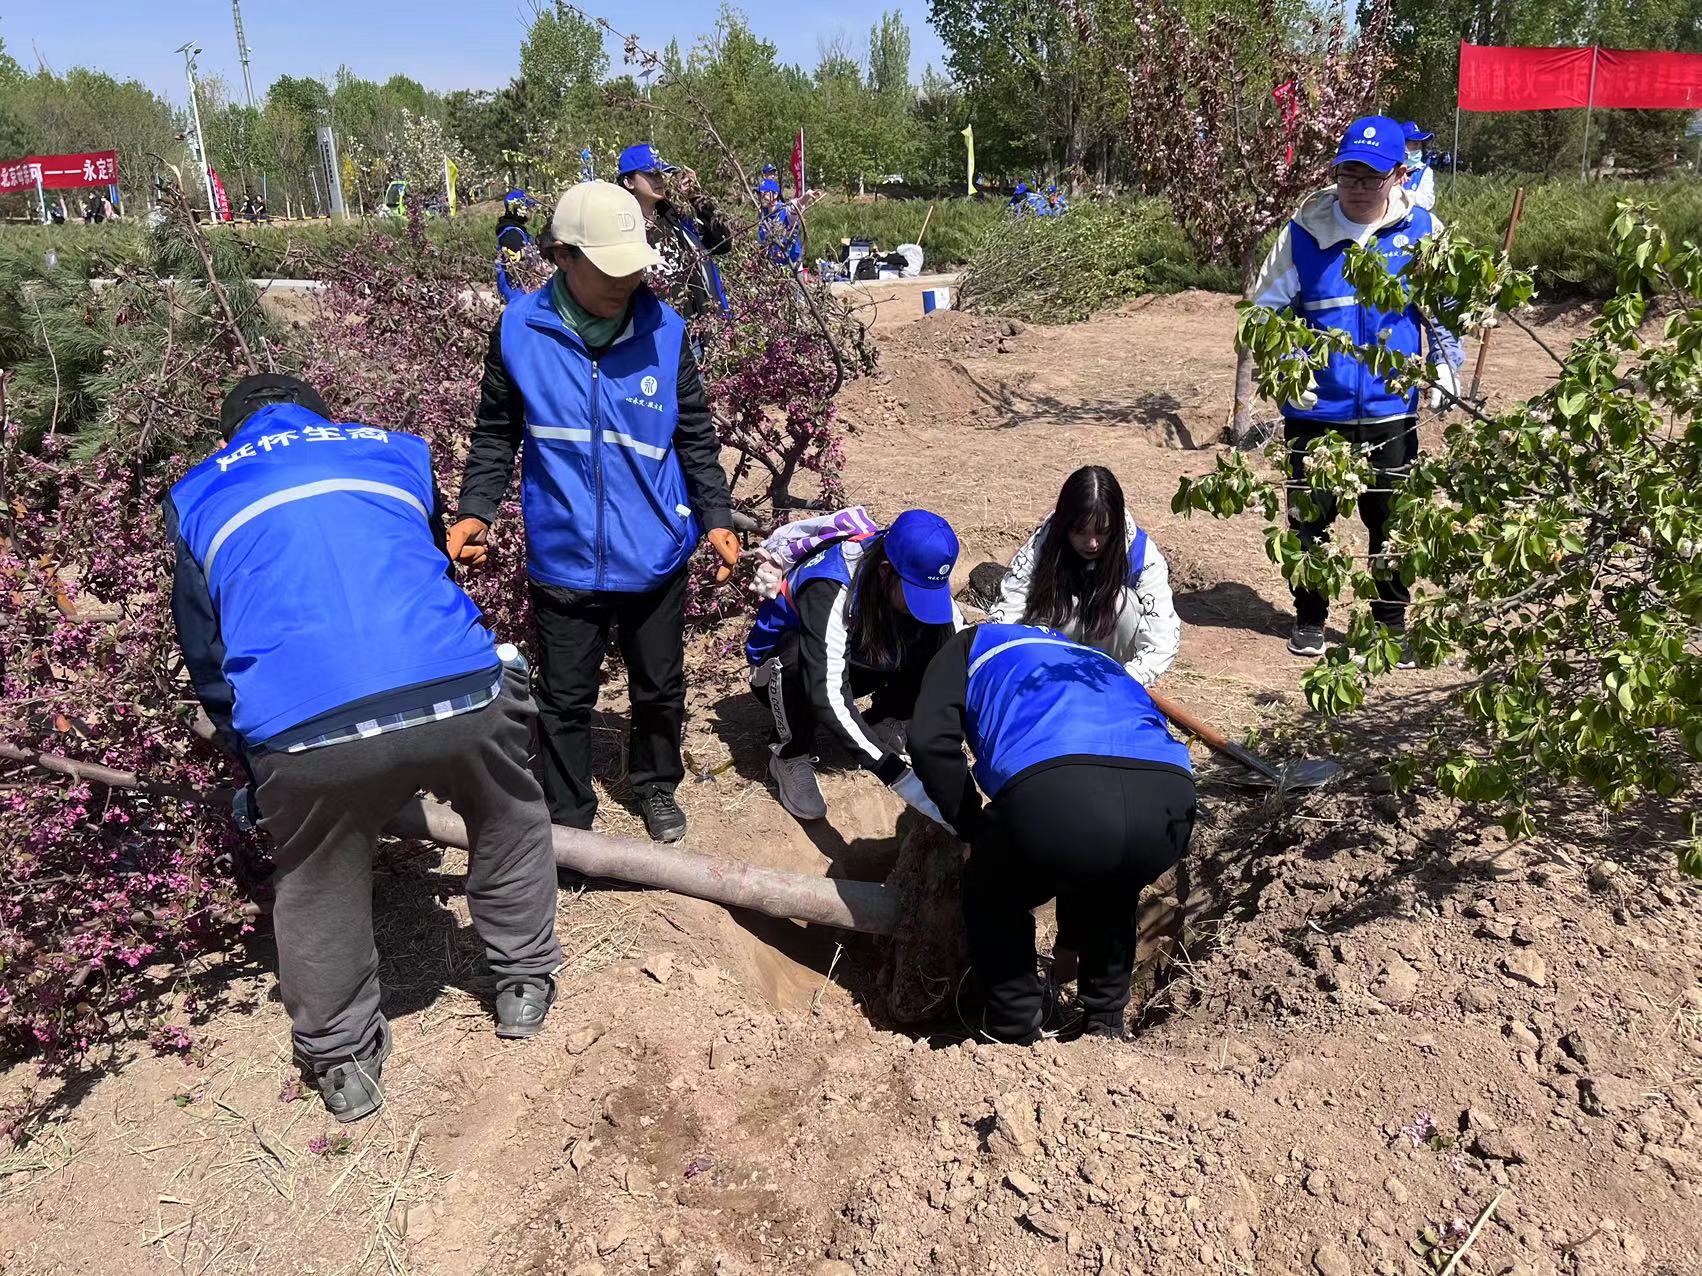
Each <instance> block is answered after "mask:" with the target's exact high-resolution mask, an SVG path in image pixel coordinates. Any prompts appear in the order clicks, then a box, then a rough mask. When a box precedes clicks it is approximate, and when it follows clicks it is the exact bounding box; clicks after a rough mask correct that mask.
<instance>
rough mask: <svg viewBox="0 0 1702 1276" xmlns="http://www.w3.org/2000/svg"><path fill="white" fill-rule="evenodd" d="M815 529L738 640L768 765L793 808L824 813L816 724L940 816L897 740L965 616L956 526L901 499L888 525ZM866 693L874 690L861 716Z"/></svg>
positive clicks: (809, 816)
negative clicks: (766, 732)
mask: <svg viewBox="0 0 1702 1276" xmlns="http://www.w3.org/2000/svg"><path fill="white" fill-rule="evenodd" d="M853 513H855V511H853ZM820 541H822V542H825V543H819V542H818V544H817V545H815V546H811V545H810V543H809V542H808V541H804V542H801V545H802V546H803V552H802V553H801V556H800V557H798V558H797V560H796V561H795V562H793V563H792V564H790V565H789V567H788V569H787V570H786V572H785V576H784V579H783V581H782V583H781V584H780V586H779V589H778V592H777V593H776V595H775V596H774V597H773V598H770V599H769V600H768V601H767V602H765V603H764V604H763V606H762V608H761V610H760V611H758V612H757V617H756V624H755V625H754V626H753V627H752V629H751V634H750V638H749V639H748V640H747V641H746V643H745V656H746V659H748V660H749V661H750V665H751V690H752V691H754V692H755V693H756V695H757V696H758V698H759V699H761V700H762V702H763V704H764V706H765V707H766V708H767V710H768V711H769V713H770V715H771V716H772V718H773V722H774V734H775V742H774V743H773V744H772V745H771V746H770V750H769V751H770V757H769V768H768V771H769V778H770V779H771V780H772V781H773V783H774V786H775V790H776V792H777V793H778V795H779V797H780V804H781V805H782V806H784V807H785V808H786V809H787V810H788V811H790V812H791V813H792V814H793V815H794V816H796V817H797V818H798V819H800V820H820V819H825V818H826V816H827V803H826V801H825V800H824V799H823V798H822V794H821V786H820V785H819V784H818V783H817V782H816V775H815V770H814V768H813V767H812V766H811V757H810V755H811V753H812V751H813V749H814V747H815V740H816V728H817V727H818V726H821V727H825V728H826V730H827V732H828V734H829V735H831V736H832V737H833V738H834V739H836V740H838V741H839V743H840V744H841V745H843V746H844V747H845V749H846V750H847V751H848V752H849V753H850V754H851V756H852V757H854V758H855V759H856V760H857V761H858V762H859V763H861V764H862V766H864V767H865V768H866V769H868V770H870V771H873V772H874V773H875V775H876V777H878V778H879V780H880V781H881V783H882V784H885V785H886V786H887V787H888V788H890V789H892V790H893V792H895V793H897V794H898V795H899V796H900V797H901V798H903V799H904V800H905V801H906V802H908V803H909V804H910V805H911V806H913V807H915V808H916V809H917V810H919V811H921V812H922V813H923V814H924V815H927V816H928V817H929V818H930V819H934V820H939V818H940V817H939V812H938V811H937V810H935V809H934V805H933V803H932V802H930V801H929V800H928V797H927V795H926V794H925V793H924V792H923V791H922V785H921V782H920V781H919V780H917V778H916V775H915V772H913V771H912V770H911V769H910V764H909V763H908V762H907V761H906V760H905V757H904V754H903V752H902V749H903V736H904V729H905V728H904V724H905V723H906V722H907V721H908V720H909V718H910V713H911V710H912V708H913V707H914V706H915V703H916V691H917V688H918V687H920V686H921V683H922V674H923V672H924V671H925V670H926V669H927V667H928V662H929V661H930V660H932V659H933V658H934V655H935V653H936V652H938V651H939V650H940V648H941V647H943V646H944V645H945V644H946V642H947V641H949V640H950V638H951V636H952V635H953V634H954V633H955V632H957V630H958V629H959V628H960V627H961V625H962V623H963V617H962V614H961V613H960V612H959V611H958V609H957V604H956V603H955V602H953V601H952V594H951V571H952V567H953V566H954V565H955V564H956V562H957V549H958V547H957V535H956V534H955V533H954V532H953V531H952V529H951V525H950V524H949V523H947V522H946V521H945V519H943V518H941V517H940V516H939V515H938V514H932V513H929V512H928V511H927V510H906V511H905V512H904V513H902V514H900V515H899V516H898V517H897V518H895V519H894V520H893V521H892V526H890V527H888V528H887V529H885V530H884V531H882V530H880V529H879V528H878V527H874V526H873V525H872V524H870V525H866V528H865V529H863V530H854V531H852V532H851V534H849V535H829V536H827V537H823V538H820ZM771 543H772V542H771ZM863 696H872V697H873V700H872V701H871V704H870V710H869V715H868V717H865V716H864V714H863V712H862V710H860V709H859V708H858V707H857V701H858V699H859V698H860V697H863ZM870 718H873V719H874V723H875V725H871V724H870V721H869V719H870Z"/></svg>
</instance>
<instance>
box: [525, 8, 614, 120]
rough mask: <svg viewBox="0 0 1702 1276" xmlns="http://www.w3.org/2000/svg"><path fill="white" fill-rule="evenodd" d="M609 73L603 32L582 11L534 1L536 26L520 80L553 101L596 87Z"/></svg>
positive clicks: (529, 36) (527, 44)
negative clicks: (574, 92) (572, 92)
mask: <svg viewBox="0 0 1702 1276" xmlns="http://www.w3.org/2000/svg"><path fill="white" fill-rule="evenodd" d="M608 70H609V55H608V54H607V53H606V52H604V50H603V32H602V30H601V29H600V28H598V26H597V24H596V23H594V22H592V21H590V20H589V19H587V18H586V17H584V16H583V15H582V14H581V13H579V11H578V10H576V9H572V8H569V7H568V6H567V5H565V4H562V3H561V2H560V0H556V2H555V3H554V4H553V5H548V4H546V3H545V0H533V7H532V25H531V26H530V27H529V28H528V29H527V32H526V38H525V40H523V41H522V42H521V45H520V78H521V79H523V80H525V81H526V82H527V83H528V84H530V85H532V86H533V87H534V88H535V89H536V90H537V91H538V92H540V93H541V94H543V95H544V96H545V97H546V98H547V99H548V100H549V101H551V102H552V103H555V104H559V103H560V102H562V101H563V100H564V99H565V98H566V97H567V96H568V94H569V93H570V92H571V91H572V90H574V89H576V88H585V87H587V86H595V85H596V84H597V83H598V82H599V81H600V80H601V79H602V78H603V76H604V75H606V74H607V73H608Z"/></svg>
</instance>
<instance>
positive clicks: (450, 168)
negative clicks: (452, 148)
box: [443, 155, 461, 217]
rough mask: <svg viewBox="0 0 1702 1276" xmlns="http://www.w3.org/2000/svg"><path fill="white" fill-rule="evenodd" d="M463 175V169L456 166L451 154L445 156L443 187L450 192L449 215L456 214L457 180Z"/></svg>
mask: <svg viewBox="0 0 1702 1276" xmlns="http://www.w3.org/2000/svg"><path fill="white" fill-rule="evenodd" d="M460 176H461V170H460V169H459V168H457V167H456V166H455V161H454V160H452V159H450V158H449V156H447V155H445V156H444V157H443V189H444V190H445V191H447V192H448V198H449V215H450V216H451V217H453V216H455V180H456V178H458V177H460Z"/></svg>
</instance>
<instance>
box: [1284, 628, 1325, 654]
mask: <svg viewBox="0 0 1702 1276" xmlns="http://www.w3.org/2000/svg"><path fill="white" fill-rule="evenodd" d="M1324 646H1325V642H1324V627H1323V626H1322V625H1296V626H1295V627H1294V630H1293V632H1291V633H1290V634H1289V635H1288V649H1289V651H1290V652H1291V653H1293V654H1294V655H1296V656H1321V655H1323V654H1324Z"/></svg>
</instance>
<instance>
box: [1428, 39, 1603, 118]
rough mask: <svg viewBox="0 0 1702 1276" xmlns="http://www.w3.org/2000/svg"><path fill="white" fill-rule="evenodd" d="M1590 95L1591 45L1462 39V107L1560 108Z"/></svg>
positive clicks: (1580, 102) (1578, 104)
mask: <svg viewBox="0 0 1702 1276" xmlns="http://www.w3.org/2000/svg"><path fill="white" fill-rule="evenodd" d="M1589 100H1590V50H1588V49H1518V48H1508V49H1503V48H1492V47H1490V46H1487V45H1481V44H1467V43H1465V42H1464V41H1461V42H1460V109H1461V110H1462V111H1559V110H1564V109H1566V108H1568V107H1582V106H1585V105H1587V104H1588V103H1589Z"/></svg>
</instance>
